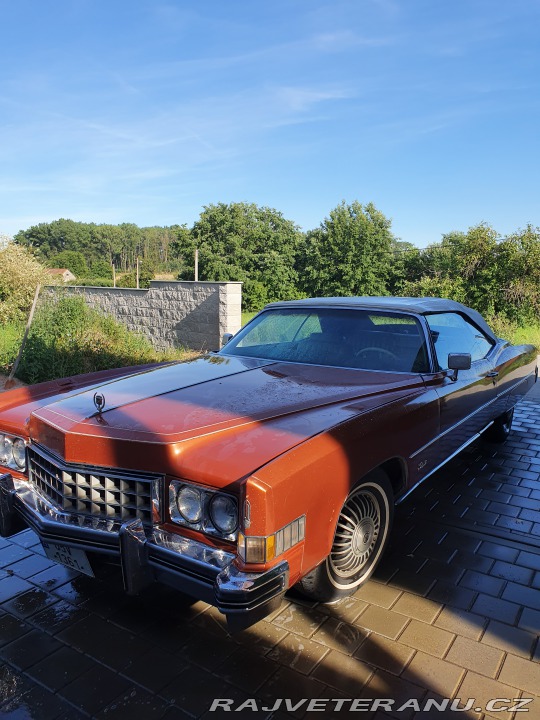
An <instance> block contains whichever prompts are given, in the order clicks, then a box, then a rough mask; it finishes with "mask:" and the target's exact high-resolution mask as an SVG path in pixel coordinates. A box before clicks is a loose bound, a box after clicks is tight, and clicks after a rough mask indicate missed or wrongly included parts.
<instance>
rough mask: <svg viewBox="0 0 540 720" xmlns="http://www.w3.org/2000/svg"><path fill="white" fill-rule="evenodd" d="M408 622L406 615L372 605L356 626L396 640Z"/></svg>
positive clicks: (356, 622) (357, 621)
mask: <svg viewBox="0 0 540 720" xmlns="http://www.w3.org/2000/svg"><path fill="white" fill-rule="evenodd" d="M408 622H409V619H408V618H407V617H405V616H404V615H400V614H399V613H395V612H393V611H392V610H385V609H384V608H380V607H377V606H375V605H371V606H370V607H368V608H367V610H365V611H364V612H363V613H362V614H361V615H360V617H359V618H358V619H357V620H356V621H355V625H358V626H359V627H362V628H365V629H366V630H372V631H373V632H376V633H378V634H379V635H384V636H385V637H388V638H390V639H392V640H395V639H396V638H397V637H398V636H399V634H400V633H401V631H402V630H403V628H404V627H405V626H406V625H407V623H408Z"/></svg>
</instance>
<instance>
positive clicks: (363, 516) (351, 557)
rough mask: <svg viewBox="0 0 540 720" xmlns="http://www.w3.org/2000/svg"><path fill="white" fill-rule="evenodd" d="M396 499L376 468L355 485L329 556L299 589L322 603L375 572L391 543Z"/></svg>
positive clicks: (342, 594) (350, 589)
mask: <svg viewBox="0 0 540 720" xmlns="http://www.w3.org/2000/svg"><path fill="white" fill-rule="evenodd" d="M393 517H394V500H393V492H392V486H391V484H390V481H389V480H388V477H387V475H386V473H384V472H383V471H382V470H375V471H374V472H372V473H370V474H369V475H368V476H367V477H365V478H364V479H363V480H362V481H361V482H360V483H359V484H358V485H356V487H354V488H353V490H352V491H351V493H350V494H349V496H348V498H347V499H346V501H345V503H344V505H343V507H342V509H341V513H340V515H339V518H338V521H337V525H336V530H335V534H334V542H333V544H332V548H331V550H330V554H329V555H328V557H327V558H326V559H325V560H323V562H322V563H320V565H318V566H317V567H316V568H314V569H313V570H312V571H311V572H309V573H308V574H307V575H305V576H304V577H303V578H302V580H300V582H299V583H298V589H299V590H300V591H301V592H302V593H303V594H304V595H306V596H307V597H309V598H311V599H312V600H317V601H319V602H335V601H336V600H339V599H340V598H342V597H346V596H347V595H351V594H352V593H353V592H355V590H356V589H357V588H358V587H360V585H362V583H364V582H365V581H366V580H367V579H368V578H369V577H370V576H371V575H372V573H373V571H374V570H375V568H376V567H377V564H378V562H379V560H380V559H381V557H382V554H383V552H384V549H385V547H386V545H387V543H388V538H389V535H390V529H391V527H392V520H393Z"/></svg>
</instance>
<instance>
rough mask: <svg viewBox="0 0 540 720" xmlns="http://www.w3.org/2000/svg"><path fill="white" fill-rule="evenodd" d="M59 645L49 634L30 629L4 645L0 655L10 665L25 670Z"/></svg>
mask: <svg viewBox="0 0 540 720" xmlns="http://www.w3.org/2000/svg"><path fill="white" fill-rule="evenodd" d="M60 647H61V643H59V642H58V640H55V639H54V638H52V637H50V635H45V634H44V633H40V632H38V631H37V630H31V631H30V632H29V633H27V634H26V635H23V636H22V637H20V638H18V639H17V640H14V641H13V642H12V643H10V644H9V645H4V647H3V648H2V649H1V650H0V657H1V658H3V659H4V660H7V662H9V663H10V665H13V666H14V667H16V668H18V669H20V670H25V669H26V668H28V667H30V666H31V665H34V663H37V662H39V661H40V660H42V659H43V658H44V657H47V656H48V655H51V654H52V653H53V652H54V651H55V650H58V649H59V648H60Z"/></svg>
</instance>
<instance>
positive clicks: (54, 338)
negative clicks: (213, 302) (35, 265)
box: [0, 297, 197, 383]
mask: <svg viewBox="0 0 540 720" xmlns="http://www.w3.org/2000/svg"><path fill="white" fill-rule="evenodd" d="M22 332H23V328H22V326H19V325H14V324H8V325H4V326H3V327H1V328H0V338H1V339H0V371H1V372H4V373H6V374H7V373H8V372H9V370H10V369H11V366H12V365H13V362H14V360H15V358H16V356H17V353H18V350H19V346H20V340H21V337H22ZM196 355H197V353H195V352H193V351H189V350H184V349H170V350H166V351H159V350H156V349H155V348H154V347H153V346H152V345H151V343H150V342H149V340H147V338H145V337H143V336H142V335H139V334H137V333H133V332H130V331H129V330H127V328H126V327H124V325H122V324H121V323H119V322H117V321H116V320H114V319H113V318H111V317H107V316H104V315H101V314H100V313H98V312H97V311H95V310H92V309H91V308H90V307H88V306H87V305H86V304H85V303H84V300H83V299H82V298H74V297H72V298H62V299H61V300H58V301H57V302H47V303H44V304H43V305H42V306H41V307H40V308H39V309H38V311H37V313H36V316H35V319H34V323H33V325H32V328H31V331H30V334H29V336H28V341H27V344H26V346H25V350H24V353H23V356H22V360H21V364H20V365H19V369H18V371H17V377H18V378H19V379H20V380H23V381H25V382H29V383H36V382H42V381H44V380H53V379H55V378H61V377H67V376H69V375H78V374H80V373H89V372H94V371H96V370H107V369H110V368H117V367H123V366H128V365H143V364H147V363H155V362H165V361H174V360H187V359H190V358H193V357H195V356H196Z"/></svg>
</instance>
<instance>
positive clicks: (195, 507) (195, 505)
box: [176, 485, 203, 525]
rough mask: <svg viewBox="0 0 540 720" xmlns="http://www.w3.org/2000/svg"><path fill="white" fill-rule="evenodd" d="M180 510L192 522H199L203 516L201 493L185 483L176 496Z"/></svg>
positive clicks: (185, 518)
mask: <svg viewBox="0 0 540 720" xmlns="http://www.w3.org/2000/svg"><path fill="white" fill-rule="evenodd" d="M176 505H177V507H178V512H179V513H180V515H181V516H182V517H183V518H184V520H187V522H188V523H190V524H192V525H193V524H195V523H198V522H199V521H200V519H201V517H202V510H203V508H202V498H201V493H200V492H199V491H198V490H197V489H196V488H193V487H189V486H188V485H184V487H183V488H182V489H181V490H180V491H179V493H178V495H177V496H176Z"/></svg>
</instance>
